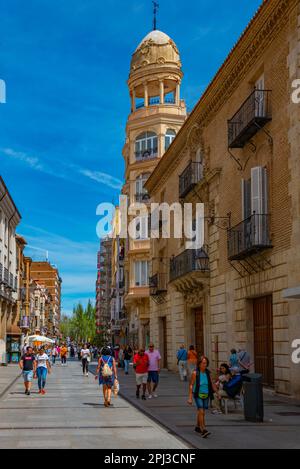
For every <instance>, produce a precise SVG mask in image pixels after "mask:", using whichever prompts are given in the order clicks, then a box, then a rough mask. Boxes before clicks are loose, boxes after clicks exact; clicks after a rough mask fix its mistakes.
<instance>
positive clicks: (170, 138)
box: [165, 129, 176, 151]
mask: <svg viewBox="0 0 300 469" xmlns="http://www.w3.org/2000/svg"><path fill="white" fill-rule="evenodd" d="M175 137H176V132H175V130H172V129H168V130H167V132H166V135H165V151H167V149H168V148H169V146H170V145H171V143H172V142H173V140H174V138H175Z"/></svg>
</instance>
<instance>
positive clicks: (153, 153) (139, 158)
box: [135, 148, 158, 161]
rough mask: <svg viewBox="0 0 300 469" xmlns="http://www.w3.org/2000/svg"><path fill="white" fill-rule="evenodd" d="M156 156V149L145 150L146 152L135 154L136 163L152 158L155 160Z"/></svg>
mask: <svg viewBox="0 0 300 469" xmlns="http://www.w3.org/2000/svg"><path fill="white" fill-rule="evenodd" d="M157 156H158V148H147V149H146V150H142V151H136V152H135V159H136V161H147V160H151V159H153V158H157Z"/></svg>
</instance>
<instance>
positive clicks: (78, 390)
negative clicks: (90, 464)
mask: <svg viewBox="0 0 300 469" xmlns="http://www.w3.org/2000/svg"><path fill="white" fill-rule="evenodd" d="M17 373H18V368H17V367H15V368H14V367H8V368H0V382H1V383H2V384H1V385H2V388H3V389H4V388H5V387H6V386H7V385H8V384H9V382H11V381H13V379H14V378H15V377H16V374H17ZM5 382H6V384H5ZM46 389H47V394H46V395H45V396H40V395H39V394H38V393H37V383H36V381H35V383H34V386H33V392H32V394H31V396H25V395H24V388H23V382H22V379H21V378H19V379H18V380H17V382H16V383H15V384H14V385H13V386H12V387H11V388H10V389H9V390H8V391H7V393H6V394H5V395H4V396H2V398H0V448H16V449H19V448H43V449H46V448H54V449H58V448H74V449H75V448H76V449H77V448H86V449H87V448H105V449H132V448H137V449H138V448H140V449H185V448H187V446H186V445H185V444H184V443H183V442H182V441H181V440H179V439H178V438H176V437H174V436H172V435H171V434H170V433H169V432H168V431H166V430H165V429H164V428H162V427H161V426H159V425H158V424H157V423H155V422H154V421H153V420H151V419H150V418H148V417H147V416H145V415H144V414H143V413H141V412H140V411H138V410H137V409H136V408H134V407H133V406H132V405H130V404H129V403H128V402H127V401H125V400H123V399H122V398H117V399H114V400H113V407H111V408H108V409H106V408H104V405H103V399H102V392H101V394H100V388H99V386H98V385H97V383H96V382H95V379H94V376H93V375H92V374H90V376H89V377H88V378H86V377H83V376H82V372H81V368H80V365H79V363H78V362H69V364H68V366H67V367H62V366H61V365H60V364H57V365H55V367H54V368H53V373H52V374H51V375H50V376H49V378H48V383H47V388H46Z"/></svg>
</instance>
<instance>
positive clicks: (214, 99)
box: [146, 0, 298, 195]
mask: <svg viewBox="0 0 300 469" xmlns="http://www.w3.org/2000/svg"><path fill="white" fill-rule="evenodd" d="M297 3H298V0H264V1H263V3H262V5H261V7H260V8H259V10H258V11H257V13H256V15H255V16H254V18H253V19H252V20H251V21H250V23H249V25H248V27H247V28H246V29H245V31H244V33H243V34H242V36H241V38H240V39H239V41H238V42H237V44H236V45H235V46H234V48H233V49H232V51H231V52H230V54H229V55H228V57H227V59H226V60H225V62H224V64H223V65H222V66H221V68H220V69H219V71H218V72H217V74H216V75H215V77H214V79H213V80H212V82H211V83H210V85H209V86H208V88H207V89H206V91H205V92H204V94H203V95H202V97H201V98H200V100H199V102H198V104H197V105H196V106H195V108H194V110H193V111H192V113H191V114H190V116H189V118H188V119H187V120H186V122H185V124H184V125H183V127H182V128H181V130H180V132H179V133H178V135H177V137H176V139H175V140H174V141H173V143H172V145H171V146H170V148H169V150H168V151H167V152H166V153H165V154H164V156H163V158H162V159H161V160H160V163H159V165H158V166H157V167H156V169H155V171H154V172H153V173H152V175H151V177H150V178H149V179H148V181H147V186H146V187H147V190H148V192H149V193H150V194H151V195H153V193H154V192H155V191H156V190H158V189H159V187H161V186H162V185H163V184H164V183H165V181H166V180H167V179H168V178H169V176H170V174H171V173H172V172H173V170H174V168H176V166H177V165H178V162H179V160H180V158H181V157H182V153H183V151H184V150H186V149H187V148H188V145H189V142H188V136H189V133H190V132H191V130H192V128H193V126H199V127H200V128H203V127H204V126H207V125H208V123H209V122H210V121H211V120H212V119H213V118H214V116H215V115H216V114H217V112H218V111H219V109H220V108H221V107H222V106H223V105H224V103H225V102H226V101H227V100H228V99H229V97H230V96H231V95H232V94H233V92H234V90H236V88H237V87H238V85H239V84H240V83H241V81H242V80H243V78H244V77H245V75H246V73H247V72H248V71H249V69H250V68H251V67H252V66H253V64H254V63H255V61H257V59H258V58H259V57H261V56H262V55H263V52H264V51H265V49H266V47H267V46H268V44H270V43H271V41H272V40H273V39H274V38H275V37H276V35H277V33H278V31H279V26H280V24H281V23H280V22H281V21H282V20H283V19H284V20H285V21H287V13H289V11H291V9H292V8H294V7H295V6H296V5H297Z"/></svg>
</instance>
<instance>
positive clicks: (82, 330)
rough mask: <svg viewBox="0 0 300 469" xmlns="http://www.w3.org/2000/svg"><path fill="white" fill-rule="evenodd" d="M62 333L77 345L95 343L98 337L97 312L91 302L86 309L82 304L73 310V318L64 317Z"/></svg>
mask: <svg viewBox="0 0 300 469" xmlns="http://www.w3.org/2000/svg"><path fill="white" fill-rule="evenodd" d="M60 330H61V333H62V335H63V336H64V338H66V337H71V338H72V340H74V341H75V342H77V343H84V342H94V340H95V337H96V310H95V307H94V306H93V305H92V303H91V301H89V302H88V305H87V307H86V308H85V309H84V308H83V306H82V304H81V303H78V304H77V305H76V306H74V308H73V313H72V316H70V317H68V316H63V317H62V321H61V327H60Z"/></svg>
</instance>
